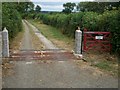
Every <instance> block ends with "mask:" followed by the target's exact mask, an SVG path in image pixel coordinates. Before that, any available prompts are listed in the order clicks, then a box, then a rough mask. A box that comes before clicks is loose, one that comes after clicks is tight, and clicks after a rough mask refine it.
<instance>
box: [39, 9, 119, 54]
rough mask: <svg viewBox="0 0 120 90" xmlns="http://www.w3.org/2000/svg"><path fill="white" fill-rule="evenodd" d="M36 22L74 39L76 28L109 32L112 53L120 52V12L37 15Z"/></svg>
mask: <svg viewBox="0 0 120 90" xmlns="http://www.w3.org/2000/svg"><path fill="white" fill-rule="evenodd" d="M37 19H38V20H42V22H43V23H45V24H47V25H51V26H54V27H56V28H59V29H60V30H61V32H62V33H63V34H66V35H68V36H70V37H73V38H74V35H75V34H74V33H75V30H76V27H77V26H80V27H81V30H83V29H84V28H87V29H88V30H89V31H109V32H111V34H112V38H111V44H112V51H113V52H120V25H119V23H120V11H119V10H113V11H105V12H104V13H102V14H98V13H96V12H79V13H72V14H63V13H61V14H60V13H59V14H42V13H41V14H39V15H37Z"/></svg>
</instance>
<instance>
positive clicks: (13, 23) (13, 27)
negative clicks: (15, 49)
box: [2, 2, 22, 40]
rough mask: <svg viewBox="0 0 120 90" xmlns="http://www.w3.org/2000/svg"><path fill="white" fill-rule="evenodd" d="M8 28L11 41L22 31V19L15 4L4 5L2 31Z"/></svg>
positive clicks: (7, 3) (6, 3)
mask: <svg viewBox="0 0 120 90" xmlns="http://www.w3.org/2000/svg"><path fill="white" fill-rule="evenodd" d="M4 27H6V28H7V30H8V32H9V38H10V40H11V39H12V38H14V37H15V36H16V35H17V33H18V32H20V31H21V30H22V19H21V16H20V14H19V12H18V11H17V10H16V9H15V4H14V3H12V4H11V3H9V2H5V3H2V30H3V28H4Z"/></svg>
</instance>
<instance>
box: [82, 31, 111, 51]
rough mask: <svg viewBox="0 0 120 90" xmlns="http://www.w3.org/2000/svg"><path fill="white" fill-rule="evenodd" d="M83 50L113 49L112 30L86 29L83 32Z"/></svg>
mask: <svg viewBox="0 0 120 90" xmlns="http://www.w3.org/2000/svg"><path fill="white" fill-rule="evenodd" d="M83 35H84V38H83V44H84V46H83V51H88V50H97V51H110V50H111V43H110V39H111V34H110V32H93V31H87V29H84V32H83Z"/></svg>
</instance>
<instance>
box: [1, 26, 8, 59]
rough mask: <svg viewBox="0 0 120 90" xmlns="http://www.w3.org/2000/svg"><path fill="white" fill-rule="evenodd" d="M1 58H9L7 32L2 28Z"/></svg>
mask: <svg viewBox="0 0 120 90" xmlns="http://www.w3.org/2000/svg"><path fill="white" fill-rule="evenodd" d="M2 42H3V44H2V56H3V57H9V38H8V30H7V29H6V28H4V30H3V32H2Z"/></svg>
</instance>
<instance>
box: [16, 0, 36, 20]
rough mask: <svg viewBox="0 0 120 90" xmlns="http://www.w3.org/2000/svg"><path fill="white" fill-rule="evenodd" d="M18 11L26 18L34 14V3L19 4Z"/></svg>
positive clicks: (17, 5)
mask: <svg viewBox="0 0 120 90" xmlns="http://www.w3.org/2000/svg"><path fill="white" fill-rule="evenodd" d="M16 9H17V10H18V11H19V12H20V14H21V16H22V17H23V18H25V17H26V16H27V15H28V14H29V13H31V12H34V4H33V2H19V3H16Z"/></svg>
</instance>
